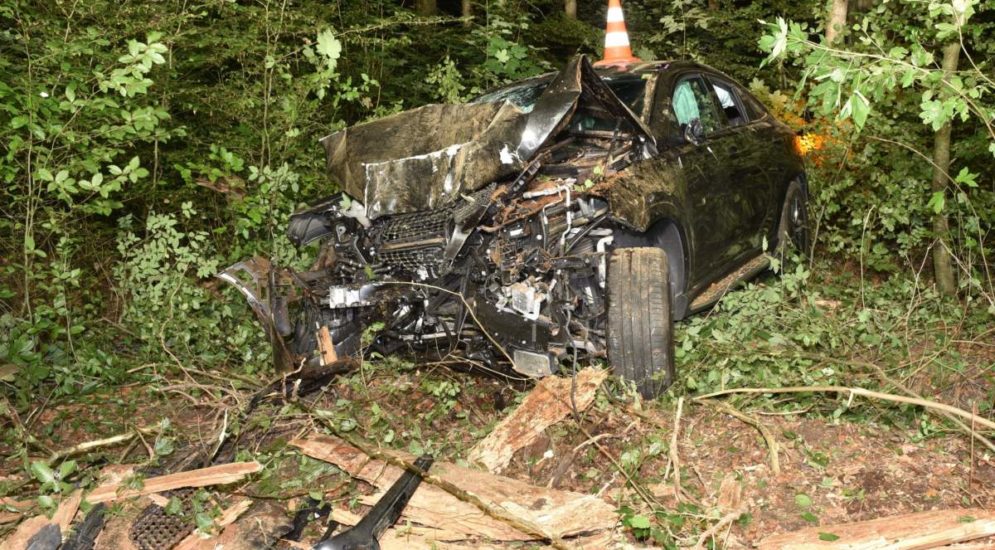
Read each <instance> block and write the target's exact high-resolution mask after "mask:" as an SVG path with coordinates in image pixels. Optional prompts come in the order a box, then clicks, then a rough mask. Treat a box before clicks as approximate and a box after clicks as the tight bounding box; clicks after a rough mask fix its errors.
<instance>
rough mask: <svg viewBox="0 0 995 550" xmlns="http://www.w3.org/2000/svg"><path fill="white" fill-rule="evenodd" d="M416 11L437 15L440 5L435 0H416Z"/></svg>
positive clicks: (419, 13)
mask: <svg viewBox="0 0 995 550" xmlns="http://www.w3.org/2000/svg"><path fill="white" fill-rule="evenodd" d="M415 11H416V12H418V15H435V14H436V13H438V12H439V7H438V5H436V2H435V0H416V1H415Z"/></svg>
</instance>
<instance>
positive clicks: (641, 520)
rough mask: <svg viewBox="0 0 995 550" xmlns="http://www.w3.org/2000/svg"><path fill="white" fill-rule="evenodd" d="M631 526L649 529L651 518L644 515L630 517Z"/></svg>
mask: <svg viewBox="0 0 995 550" xmlns="http://www.w3.org/2000/svg"><path fill="white" fill-rule="evenodd" d="M628 523H629V527H631V528H633V529H649V528H650V520H649V518H648V517H646V516H643V515H637V516H632V517H631V518H629V522H628Z"/></svg>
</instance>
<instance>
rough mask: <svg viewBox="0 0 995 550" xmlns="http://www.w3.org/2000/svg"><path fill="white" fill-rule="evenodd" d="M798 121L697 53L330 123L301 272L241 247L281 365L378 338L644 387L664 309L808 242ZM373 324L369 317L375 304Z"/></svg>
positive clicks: (667, 338) (663, 334) (301, 222)
mask: <svg viewBox="0 0 995 550" xmlns="http://www.w3.org/2000/svg"><path fill="white" fill-rule="evenodd" d="M795 138H796V136H795V135H794V133H793V132H792V131H791V130H790V129H789V128H788V127H787V126H785V125H784V124H782V123H781V122H779V121H777V120H776V119H775V118H774V117H773V116H771V115H770V113H768V112H767V110H766V109H765V108H764V107H763V106H762V105H761V104H760V102H759V101H757V100H756V99H755V98H754V97H753V96H751V95H750V94H749V93H748V92H747V91H745V90H744V89H743V88H742V87H741V86H739V85H738V84H736V83H735V82H734V81H733V80H732V79H731V78H729V77H728V76H726V75H724V74H722V73H721V72H719V71H716V70H714V69H711V68H708V67H705V66H702V65H698V64H695V63H690V62H683V61H682V62H647V63H639V64H633V65H629V66H627V67H625V68H624V69H619V68H611V69H605V70H601V69H595V68H593V67H592V66H591V65H590V63H589V62H588V61H587V60H586V58H584V57H582V56H581V57H578V58H575V59H574V60H572V61H571V62H570V63H569V64H568V65H567V66H566V67H565V68H564V69H563V70H562V71H560V72H559V73H556V74H550V75H543V76H540V77H536V78H533V79H529V80H526V81H523V82H520V83H516V84H513V85H511V86H508V87H505V88H502V89H499V90H497V91H494V92H492V93H489V94H486V95H484V96H482V97H480V98H478V99H477V100H476V101H474V102H472V103H469V104H466V105H429V106H425V107H421V108H419V109H415V110H413V111H408V112H404V113H399V114H397V115H393V116H390V117H386V118H384V119H380V120H377V121H373V122H369V123H365V124H361V125H357V126H354V127H351V128H348V129H346V130H343V131H341V132H337V133H334V134H332V135H330V136H328V137H326V138H324V139H323V140H322V144H323V146H324V148H325V152H326V159H327V168H328V172H329V174H330V177H331V180H332V181H333V182H334V183H336V184H337V185H338V186H339V187H340V189H341V190H342V192H340V193H337V194H335V195H332V196H331V197H328V198H326V199H324V200H322V201H320V202H318V203H317V204H315V205H313V206H311V207H309V208H307V209H305V210H303V211H301V212H298V213H296V214H294V215H293V216H292V218H291V220H290V225H289V229H288V236H289V237H290V239H291V240H292V241H293V242H294V244H295V245H297V246H305V245H307V244H309V243H312V242H317V243H318V246H317V253H316V254H317V259H316V261H315V263H314V265H313V266H312V268H311V269H310V270H309V271H307V272H294V271H291V270H289V269H285V268H278V267H275V266H271V265H270V264H269V262H267V261H265V260H262V259H254V260H250V261H248V262H241V263H239V264H236V265H235V266H232V267H231V268H229V269H227V270H226V271H225V272H223V273H222V274H221V277H222V278H224V279H225V280H227V281H229V282H231V283H234V284H235V285H236V286H237V287H238V288H239V289H240V290H241V291H242V292H243V293H244V294H245V295H246V296H247V297H248V298H249V300H250V303H251V304H252V306H253V309H254V310H255V311H256V313H257V315H258V316H259V318H260V320H261V321H262V323H263V325H264V327H265V328H266V330H267V334H268V336H269V338H270V340H271V341H272V343H273V346H274V359H275V361H276V363H277V365H278V367H280V368H287V367H292V366H297V365H301V364H306V363H310V364H323V363H327V362H328V361H332V360H335V359H336V358H343V357H345V356H351V355H356V354H359V353H361V352H362V351H363V350H362V349H361V347H362V346H361V340H362V336H363V334H364V327H368V326H371V325H372V323H374V322H382V323H383V328H382V330H380V331H379V332H378V333H377V334H376V336H375V338H374V339H373V342H372V346H373V347H375V348H376V349H378V350H379V351H380V352H381V353H395V352H401V351H404V350H413V351H417V352H419V353H422V354H425V353H428V354H431V355H432V356H434V357H449V356H458V357H460V358H462V359H463V360H465V361H467V362H470V363H475V364H480V365H487V366H490V367H498V368H500V367H503V366H510V367H511V368H512V369H514V370H515V371H517V372H519V373H523V374H526V375H528V376H532V377H539V376H545V375H550V374H553V373H555V372H557V371H558V370H559V369H560V367H561V365H564V364H573V363H574V362H575V361H577V360H578V359H579V358H580V359H583V358H588V359H590V358H599V357H606V358H607V359H608V361H609V362H610V363H611V365H612V367H613V368H614V370H615V372H616V373H617V374H618V375H620V376H622V377H624V378H627V379H630V380H632V381H634V382H635V383H636V385H637V386H638V388H639V390H640V392H641V393H642V394H643V395H645V396H655V395H657V394H658V393H659V392H661V391H662V390H663V389H665V388H666V387H667V386H669V385H670V383H671V382H672V381H673V379H674V364H673V341H672V324H673V321H674V320H679V319H682V318H684V317H686V316H688V315H690V314H692V313H694V312H696V311H698V310H701V309H704V308H706V307H708V306H710V305H711V304H712V303H714V302H715V301H716V300H718V298H719V297H721V294H722V293H723V292H725V290H727V289H728V288H729V287H730V286H731V285H732V284H734V283H735V282H737V281H741V280H743V279H745V278H748V277H750V276H752V275H754V274H756V273H758V272H759V271H761V270H763V269H765V268H766V267H767V259H766V255H765V253H764V245H765V243H769V244H770V245H771V246H772V247H773V246H778V245H780V244H784V243H787V242H789V241H792V242H794V244H795V245H797V246H800V247H804V246H806V245H807V243H806V239H807V233H806V224H807V219H806V198H807V194H806V183H805V172H804V166H803V162H802V159H801V156H800V154H799V152H797V151H796V147H795ZM376 326H379V325H376Z"/></svg>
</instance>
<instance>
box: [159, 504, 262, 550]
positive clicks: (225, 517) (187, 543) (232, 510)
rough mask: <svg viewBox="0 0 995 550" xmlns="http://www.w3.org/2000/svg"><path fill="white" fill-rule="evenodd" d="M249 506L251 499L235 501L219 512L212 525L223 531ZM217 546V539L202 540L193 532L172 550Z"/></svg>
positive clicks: (206, 548) (208, 548)
mask: <svg viewBox="0 0 995 550" xmlns="http://www.w3.org/2000/svg"><path fill="white" fill-rule="evenodd" d="M249 506H252V499H250V498H245V499H241V500H239V501H237V502H236V503H234V504H232V505H231V506H229V507H227V508H225V509H224V510H223V511H222V512H221V515H220V516H218V518H217V519H216V520H214V525H216V526H218V528H219V529H222V530H223V529H224V528H225V527H227V526H229V525H231V524H232V523H234V522H235V520H237V519H238V517H239V516H241V515H242V514H244V513H245V511H246V510H248V509H249ZM222 532H223V531H222ZM217 545H218V537H206V538H202V537H201V536H200V534H198V533H197V531H194V532H193V533H190V534H189V535H187V536H186V538H185V539H183V540H181V541H180V543H179V544H177V545H176V546H174V547H173V550H213V549H214V548H215V547H217Z"/></svg>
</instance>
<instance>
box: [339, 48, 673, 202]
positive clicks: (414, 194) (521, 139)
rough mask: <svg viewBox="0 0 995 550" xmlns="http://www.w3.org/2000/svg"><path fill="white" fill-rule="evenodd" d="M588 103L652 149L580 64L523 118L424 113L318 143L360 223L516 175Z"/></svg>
mask: <svg viewBox="0 0 995 550" xmlns="http://www.w3.org/2000/svg"><path fill="white" fill-rule="evenodd" d="M588 103H593V104H596V105H598V106H599V107H600V108H601V109H603V110H604V111H606V112H607V113H609V114H610V115H612V116H613V117H615V118H616V119H617V120H618V121H619V122H620V123H622V122H624V123H625V124H626V126H628V127H629V128H630V129H632V131H634V132H635V133H636V134H637V135H639V136H640V137H641V138H642V140H643V143H644V144H645V145H646V146H648V147H650V148H653V147H654V146H655V142H654V140H653V138H652V134H651V133H650V131H649V130H648V129H647V128H646V127H645V125H643V123H642V122H641V121H640V120H639V118H638V117H637V116H636V115H634V114H633V113H632V111H631V110H629V108H628V107H627V106H626V105H625V104H624V103H622V102H621V101H620V100H619V99H618V97H616V96H615V94H614V93H613V92H612V90H611V88H609V87H608V85H607V84H605V82H604V81H602V79H601V77H600V76H598V74H597V73H596V72H595V71H594V69H593V68H592V67H591V64H590V62H588V61H587V58H586V57H584V56H578V57H576V58H574V59H573V60H572V61H571V62H570V63H568V64H567V66H566V67H565V68H564V69H563V70H562V71H560V73H559V74H557V75H556V76H555V77H554V78H553V79H552V81H550V82H549V84H548V85H547V86H546V89H545V90H544V91H543V93H542V95H541V96H540V97H539V99H538V100H537V101H536V103H535V105H534V107H533V108H532V109H531V112H528V113H526V112H524V111H523V110H521V109H519V108H518V107H516V106H515V105H513V104H511V103H509V102H501V103H469V104H464V105H426V106H424V107H420V108H418V109H413V110H411V111H406V112H403V113H398V114H395V115H392V116H389V117H386V118H382V119H379V120H375V121H372V122H368V123H365V124H359V125H356V126H353V127H350V128H347V129H345V130H342V131H339V132H336V133H334V134H331V135H329V136H327V137H325V138H323V139H322V140H321V143H322V145H323V146H324V148H325V155H326V168H327V170H328V173H329V176H330V177H331V178H332V180H333V181H335V182H337V183H339V184H340V185H341V187H342V189H343V190H344V191H345V192H346V193H348V194H349V195H351V196H352V197H355V198H357V199H359V200H361V201H362V202H363V204H365V205H366V216H367V217H368V218H370V219H374V218H377V217H380V216H383V215H390V214H402V213H408V212H418V211H423V210H429V209H433V208H438V207H440V206H445V205H448V204H450V203H451V202H452V201H453V200H454V199H455V198H456V197H458V196H460V194H463V193H468V192H471V191H476V190H478V189H480V188H482V187H484V186H485V185H487V184H489V183H491V182H494V181H498V180H501V179H503V178H507V177H509V176H512V175H513V174H517V173H518V172H520V171H521V170H522V169H523V168H524V166H525V165H526V164H527V163H528V162H529V161H530V160H531V159H532V158H533V157H534V156H535V155H536V153H537V152H538V151H539V150H540V149H541V148H542V146H543V145H544V144H546V142H547V141H548V140H549V139H550V138H551V137H553V136H555V135H556V134H558V133H559V132H560V131H562V130H563V129H564V128H566V127H567V126H568V125H569V123H570V121H571V117H572V116H573V114H574V113H576V112H577V110H578V107H579V106H581V105H584V104H588Z"/></svg>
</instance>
